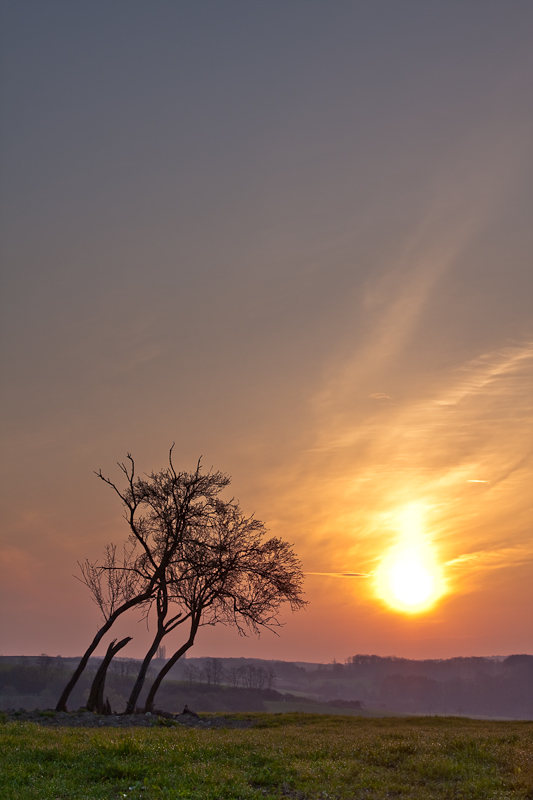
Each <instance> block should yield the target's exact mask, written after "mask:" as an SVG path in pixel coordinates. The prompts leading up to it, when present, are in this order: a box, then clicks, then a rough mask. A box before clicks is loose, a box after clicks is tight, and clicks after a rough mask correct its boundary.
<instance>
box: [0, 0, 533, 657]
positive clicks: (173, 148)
mask: <svg viewBox="0 0 533 800" xmlns="http://www.w3.org/2000/svg"><path fill="white" fill-rule="evenodd" d="M2 17H3V24H2V30H3V33H2V51H3V69H2V73H3V78H2V97H1V103H2V116H3V125H2V131H1V177H2V187H3V188H2V193H1V198H0V201H1V208H0V211H1V248H2V274H3V278H2V300H1V303H2V307H1V311H2V323H1V324H2V331H1V364H2V367H1V369H2V375H3V381H2V384H3V388H2V416H1V418H2V448H3V454H4V457H3V466H2V470H3V472H2V479H1V487H2V496H3V499H2V505H3V515H2V543H1V552H0V556H1V562H0V563H1V573H2V577H1V581H0V592H1V603H2V609H3V611H2V630H1V645H0V652H1V653H2V654H3V655H11V654H17V655H18V654H36V653H40V652H46V653H49V654H51V655H55V654H56V653H61V654H63V655H67V656H68V655H78V654H80V653H81V652H82V651H83V650H84V649H85V647H86V646H87V644H88V642H89V639H90V637H91V636H92V634H93V632H94V631H95V629H96V624H97V619H98V616H97V609H96V608H95V607H94V606H93V605H92V604H91V601H90V599H89V597H88V595H87V592H86V591H85V589H84V587H83V586H82V585H81V584H80V583H78V582H77V581H76V580H75V579H74V578H73V577H72V576H73V574H74V573H76V570H77V565H76V561H77V560H78V559H80V560H81V559H84V558H85V557H89V558H90V559H92V560H94V559H96V558H97V557H99V556H100V555H101V553H102V550H103V546H104V545H105V544H106V543H108V542H109V541H114V542H117V543H120V542H122V541H123V539H124V538H125V536H126V534H127V531H126V526H125V524H124V523H123V521H122V520H121V517H120V514H121V511H120V507H119V505H118V504H117V503H116V502H115V498H114V497H113V495H112V493H111V492H110V491H106V487H105V486H104V485H102V483H101V482H100V481H98V480H97V478H96V477H95V476H94V474H93V470H97V469H99V468H102V470H103V472H104V473H106V474H108V475H110V476H113V475H114V474H115V475H116V474H117V473H116V467H115V462H116V461H117V460H122V459H123V458H124V457H125V455H126V453H127V452H131V453H132V454H133V456H134V457H135V459H136V462H137V464H138V466H139V469H140V470H141V471H150V470H152V469H153V470H158V469H160V468H161V467H162V466H164V464H165V461H166V459H167V455H168V450H169V447H170V445H171V444H172V443H173V442H175V443H176V447H175V460H176V464H177V466H178V467H180V468H182V469H191V468H193V467H194V465H195V463H196V461H197V459H198V457H199V456H202V459H203V463H204V465H205V466H206V467H210V466H211V465H212V466H213V467H214V468H215V469H220V470H222V471H224V472H227V473H228V474H230V475H231V476H232V479H233V480H232V486H231V489H232V494H233V495H234V496H235V497H237V498H238V499H239V500H240V502H241V505H242V507H243V509H244V510H245V512H246V513H252V512H253V513H255V514H256V516H257V517H258V518H259V519H262V520H263V521H264V522H265V523H266V525H267V527H268V528H269V530H270V532H271V533H272V535H279V536H281V537H282V538H284V539H287V540H289V541H290V542H293V543H294V547H295V550H296V552H297V553H298V555H299V556H300V558H301V559H302V562H303V568H304V571H305V572H306V573H307V580H306V587H305V588H306V596H307V600H308V601H309V603H310V604H309V607H308V609H307V610H306V611H304V612H300V613H299V614H297V615H294V616H291V615H287V616H286V618H285V622H286V626H285V628H284V629H283V631H282V632H281V636H280V637H279V638H278V637H276V636H274V635H271V634H268V633H266V634H264V635H263V636H262V637H261V638H260V639H259V640H258V639H255V638H254V637H251V638H249V639H243V638H239V637H237V635H236V634H235V633H234V632H232V631H228V630H226V629H223V628H216V629H204V630H203V631H201V633H200V634H199V636H198V639H197V644H196V645H195V647H194V649H193V650H192V651H191V653H190V655H191V656H195V657H198V656H203V655H213V656H235V655H237V656H238V655H243V656H257V657H258V658H269V659H270V658H278V659H283V660H295V661H314V662H322V661H330V660H331V659H332V658H333V657H336V658H337V659H339V660H342V659H344V657H345V656H350V655H353V654H355V653H376V654H379V655H393V654H394V655H397V656H404V657H407V658H449V657H453V656H460V655H465V656H466V655H496V654H498V655H507V654H512V653H528V652H529V653H531V652H532V646H533V641H532V638H533V637H532V632H533V626H532V620H531V607H532V600H533V591H532V587H533V580H532V578H533V574H532V573H533V570H532V556H533V552H532V551H533V537H532V529H533V524H532V523H533V512H532V492H531V486H532V480H531V478H532V476H531V454H532V449H533V448H532V445H533V436H532V427H531V399H532V389H533V381H532V357H533V331H532V326H531V306H532V302H531V301H532V279H531V263H532V253H533V247H532V235H531V219H532V211H533V202H532V199H533V198H532V195H533V180H532V177H533V176H532V171H533V170H532V166H533V158H532V155H533V154H532V145H531V143H532V141H533V136H532V124H531V123H532V117H533V114H532V110H533V109H532V103H531V82H532V77H533V64H532V60H533V57H532V53H533V48H532V47H531V40H532V32H533V6H532V5H531V4H530V3H528V2H522V0H507V2H505V3H502V2H499V1H498V2H495V1H494V0H483V2H471V3H468V4H465V3H449V2H444V1H443V0H427V1H426V2H424V3H417V2H413V1H412V0H405V1H404V2H402V3H398V2H395V1H394V0H376V2H372V3H369V2H363V0H354V2H345V1H344V0H335V2H333V3H328V4H325V3H322V2H317V0H289V2H285V1H284V2H281V0H274V1H273V2H269V3H253V4H252V3H247V2H244V0H225V2H223V3H221V2H215V0H198V1H196V0H195V2H184V3H180V4H176V3H171V2H167V0H155V2H152V3H150V4H147V3H142V2H139V0H128V2H126V0H113V2H111V3H110V2H104V1H103V0H92V2H90V3H89V2H87V3H69V2H66V0H50V2H47V3H46V4H43V3H39V2H37V0H17V2H14V0H6V1H5V2H3V3H2ZM398 565H399V566H398ZM406 576H407V577H408V579H406ZM413 587H415V588H413ZM125 629H127V631H128V633H132V635H133V636H134V640H133V642H132V643H131V645H130V646H128V648H127V651H124V655H125V656H132V657H140V656H141V655H143V654H144V650H143V648H144V644H145V642H146V641H147V636H148V634H147V632H146V628H145V626H144V625H143V624H142V623H140V624H138V625H137V624H136V623H135V622H133V621H131V620H130V621H129V622H128V623H127V624H126V626H125ZM121 632H122V628H120V626H119V627H117V630H116V632H114V633H113V637H114V636H116V635H119V634H120V633H121ZM106 641H107V640H106ZM166 646H167V651H169V650H170V648H171V646H172V643H171V642H170V641H169V642H168V643H167V645H166Z"/></svg>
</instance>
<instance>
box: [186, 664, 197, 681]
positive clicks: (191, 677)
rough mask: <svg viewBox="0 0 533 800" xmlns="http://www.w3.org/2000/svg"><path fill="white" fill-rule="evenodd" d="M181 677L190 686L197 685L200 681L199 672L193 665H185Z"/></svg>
mask: <svg viewBox="0 0 533 800" xmlns="http://www.w3.org/2000/svg"><path fill="white" fill-rule="evenodd" d="M183 677H184V678H185V680H186V681H188V682H189V685H190V686H192V685H193V683H198V681H199V680H200V670H199V669H198V667H197V666H196V665H195V664H187V666H186V667H185V669H184V670H183Z"/></svg>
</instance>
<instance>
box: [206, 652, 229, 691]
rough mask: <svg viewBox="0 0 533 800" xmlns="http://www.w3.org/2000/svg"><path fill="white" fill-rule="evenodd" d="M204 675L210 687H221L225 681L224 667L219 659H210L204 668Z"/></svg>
mask: <svg viewBox="0 0 533 800" xmlns="http://www.w3.org/2000/svg"><path fill="white" fill-rule="evenodd" d="M202 674H203V676H204V678H205V682H206V683H207V685H208V686H215V687H216V686H220V684H221V683H222V681H223V679H224V667H223V666H222V661H221V660H220V659H219V658H208V659H207V660H206V661H205V663H204V665H203V667H202Z"/></svg>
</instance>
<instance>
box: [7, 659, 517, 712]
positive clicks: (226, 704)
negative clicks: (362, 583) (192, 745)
mask: <svg viewBox="0 0 533 800" xmlns="http://www.w3.org/2000/svg"><path fill="white" fill-rule="evenodd" d="M160 661H162V659H156V660H155V664H154V666H153V669H154V670H155V669H159V668H160V664H159V663H158V662H160ZM76 662H77V659H71V658H69V659H66V658H61V657H60V656H58V657H57V658H52V657H50V656H47V655H44V654H43V655H41V656H35V657H22V658H14V657H0V708H12V707H17V708H18V707H20V706H24V707H26V708H35V707H40V708H46V707H53V706H54V705H55V702H56V701H57V697H58V695H59V693H60V692H61V688H62V686H63V685H64V682H65V680H66V679H68V676H69V674H70V673H72V671H73V669H74V667H75V665H76ZM99 664H100V659H97V658H93V659H91V661H90V665H89V669H88V670H87V671H86V674H85V675H84V676H83V678H82V680H81V681H80V683H79V685H78V686H77V687H76V690H75V693H74V695H73V697H72V702H71V707H72V708H77V707H82V706H83V705H84V704H85V702H86V700H87V696H88V692H89V688H90V684H91V681H92V678H93V676H94V674H95V672H96V670H97V668H98V666H99ZM139 666H140V662H139V661H137V660H135V659H127V658H122V659H120V658H117V659H115V660H114V661H113V662H112V664H111V668H110V671H109V675H108V681H107V684H106V694H107V695H108V696H109V700H110V703H111V706H112V708H113V709H114V710H116V711H119V712H120V711H122V710H123V708H124V707H125V703H126V699H127V697H128V694H129V691H130V689H131V687H132V685H133V682H134V681H135V677H136V674H137V671H138V669H139ZM294 692H296V694H297V697H298V699H299V700H306V699H309V700H310V701H313V700H315V701H318V702H320V703H326V704H329V705H330V706H331V707H332V708H334V707H337V708H353V709H357V708H361V707H365V708H369V709H371V708H376V709H379V710H381V711H386V712H390V713H391V714H393V713H407V714H409V713H415V714H416V713H421V714H465V715H479V716H487V717H490V716H492V717H511V718H521V719H533V656H530V655H512V656H508V657H507V658H503V659H498V658H451V659H443V660H440V661H437V660H427V661H413V660H409V659H404V658H394V657H388V658H387V657H381V656H372V655H356V656H353V657H350V658H348V659H346V661H345V662H344V664H341V663H337V662H335V661H334V662H332V663H330V664H305V665H304V664H302V663H301V662H300V663H299V664H295V663H293V662H285V661H264V660H259V659H244V658H241V659H238V658H234V659H217V658H201V659H193V658H190V659H186V660H183V661H182V662H181V663H179V664H178V665H176V667H174V669H173V670H172V671H171V672H170V673H169V678H168V679H167V680H166V681H165V682H164V683H163V685H162V686H161V690H160V698H159V700H158V705H159V707H161V708H164V709H166V710H170V711H179V710H180V706H183V705H184V704H185V703H187V704H188V705H189V706H190V707H192V708H196V709H197V710H200V711H217V710H220V711H231V710H234V711H238V710H241V711H260V710H263V709H264V707H265V706H264V702H265V700H282V701H283V700H289V699H292V698H294V697H295V695H294V694H293V693H294ZM142 699H143V698H142V696H141V703H142ZM310 710H311V709H310Z"/></svg>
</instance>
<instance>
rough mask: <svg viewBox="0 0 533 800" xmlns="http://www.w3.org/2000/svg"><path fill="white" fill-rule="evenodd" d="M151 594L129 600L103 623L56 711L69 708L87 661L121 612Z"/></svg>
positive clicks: (66, 687) (145, 593)
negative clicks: (71, 696)
mask: <svg viewBox="0 0 533 800" xmlns="http://www.w3.org/2000/svg"><path fill="white" fill-rule="evenodd" d="M151 594H152V592H151V590H150V591H149V592H144V593H143V594H142V595H139V597H134V598H133V599H132V600H128V602H127V603H124V605H122V606H120V608H117V610H116V611H115V613H114V614H112V615H111V616H110V617H109V619H108V620H107V622H106V623H105V625H102V627H101V628H100V630H99V631H98V633H97V634H96V636H95V637H94V639H93V640H92V642H91V644H90V645H89V647H88V648H87V650H86V651H85V654H84V655H83V657H82V659H81V661H80V663H79V664H78V666H77V667H76V670H75V671H74V674H73V675H72V677H71V679H70V680H69V682H68V683H67V685H66V686H65V688H64V689H63V694H62V695H61V697H60V698H59V700H58V703H57V706H56V711H66V710H67V700H68V699H69V697H70V693H71V692H72V690H73V689H74V687H75V686H76V684H77V682H78V681H79V679H80V676H81V674H82V672H83V670H84V669H85V667H86V666H87V662H88V661H89V658H90V657H91V656H92V654H93V653H94V651H95V650H96V648H97V647H98V645H99V644H100V641H101V640H102V637H103V636H105V634H106V633H107V632H108V630H109V629H110V628H111V626H112V625H113V624H114V622H115V621H116V620H117V619H118V617H119V616H120V615H121V614H123V613H124V612H125V611H129V609H130V608H133V607H134V606H136V605H139V603H143V602H144V601H145V600H148V598H149V597H150V595H151Z"/></svg>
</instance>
